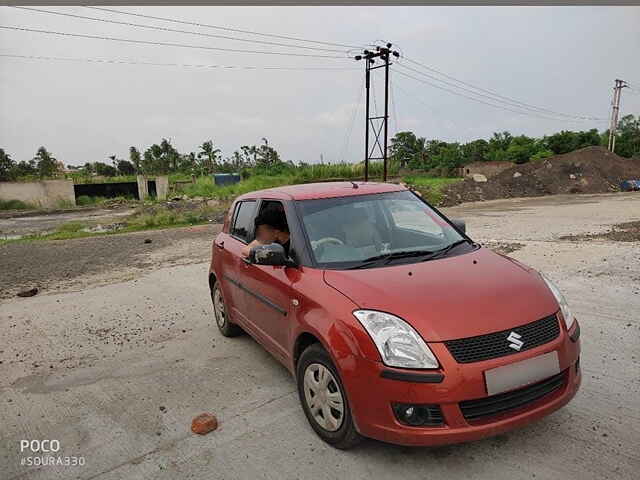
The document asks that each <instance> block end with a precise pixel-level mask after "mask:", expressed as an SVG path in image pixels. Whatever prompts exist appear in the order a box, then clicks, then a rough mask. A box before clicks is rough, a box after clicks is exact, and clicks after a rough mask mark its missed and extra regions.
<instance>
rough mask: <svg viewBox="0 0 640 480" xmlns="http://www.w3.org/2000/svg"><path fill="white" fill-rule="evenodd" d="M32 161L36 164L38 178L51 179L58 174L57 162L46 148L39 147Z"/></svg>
mask: <svg viewBox="0 0 640 480" xmlns="http://www.w3.org/2000/svg"><path fill="white" fill-rule="evenodd" d="M33 160H35V162H36V165H37V168H38V174H39V175H40V177H42V178H46V177H53V176H54V175H55V174H56V173H58V161H57V160H56V159H55V158H54V157H53V156H52V155H51V153H49V152H48V151H47V149H46V148H44V147H40V148H39V149H38V151H37V152H36V156H35V157H34V158H33Z"/></svg>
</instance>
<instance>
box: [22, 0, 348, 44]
mask: <svg viewBox="0 0 640 480" xmlns="http://www.w3.org/2000/svg"><path fill="white" fill-rule="evenodd" d="M10 8H16V9H19V10H25V11H30V12H36V13H45V14H50V15H59V16H63V17H70V18H79V19H82V20H91V21H96V22H103V23H111V24H115V25H124V26H127V27H135V28H146V29H148V30H159V31H163V32H172V33H185V34H188V35H197V36H201V37H210V38H221V39H225V40H233V41H237V42H248V43H258V44H262V45H272V46H278V47H288V48H304V49H307V50H319V51H324V52H333V53H345V51H343V50H335V49H330V48H323V47H310V46H307V45H293V44H287V43H279V42H270V41H267V40H251V39H247V38H237V37H229V36H227V35H216V34H213V33H203V32H194V31H190V30H178V29H175V28H167V27H158V26H155V25H145V24H141V23H131V22H122V21H118V20H107V19H104V18H97V17H87V16H85V15H76V14H73V13H64V12H56V11H52V10H43V9H40V8H32V7H17V6H11V7H10Z"/></svg>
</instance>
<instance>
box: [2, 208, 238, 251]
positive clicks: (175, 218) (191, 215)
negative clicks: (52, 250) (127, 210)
mask: <svg viewBox="0 0 640 480" xmlns="http://www.w3.org/2000/svg"><path fill="white" fill-rule="evenodd" d="M224 212H226V207H223V206H221V207H206V206H202V207H199V208H196V209H193V210H182V211H179V210H171V209H169V208H165V207H157V206H151V207H148V208H142V209H141V210H140V211H138V212H137V213H134V214H133V215H131V216H129V217H127V218H126V219H124V220H123V223H125V225H124V226H123V227H121V228H118V229H114V230H109V231H95V232H93V231H86V230H85V229H86V228H88V227H90V225H89V224H86V223H83V222H77V221H72V222H67V223H64V224H62V225H60V226H59V227H58V228H57V229H56V231H55V232H51V233H46V234H37V235H27V236H24V237H22V238H17V239H10V240H0V245H4V244H6V243H13V242H33V241H41V240H69V239H73V238H85V237H97V236H102V235H114V234H119V233H131V232H140V231H145V230H159V229H163V228H177V227H188V226H191V225H202V224H207V223H209V221H210V220H211V219H215V218H216V217H219V216H221V215H223V214H224Z"/></svg>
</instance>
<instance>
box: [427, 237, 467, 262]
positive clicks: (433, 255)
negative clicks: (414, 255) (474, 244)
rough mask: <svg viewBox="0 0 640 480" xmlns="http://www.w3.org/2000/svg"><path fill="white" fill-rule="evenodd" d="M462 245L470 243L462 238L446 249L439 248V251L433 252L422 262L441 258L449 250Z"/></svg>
mask: <svg viewBox="0 0 640 480" xmlns="http://www.w3.org/2000/svg"><path fill="white" fill-rule="evenodd" d="M463 243H470V242H469V240H467V239H466V238H463V239H462V240H458V241H457V242H453V243H452V244H450V245H447V246H446V247H444V248H441V249H440V250H436V251H435V252H433V254H432V255H430V256H428V257H427V258H425V259H424V260H423V261H426V260H433V259H434V258H440V257H443V256H445V255H446V254H447V253H449V252H450V251H451V250H453V249H454V248H455V247H457V246H458V245H462V244H463Z"/></svg>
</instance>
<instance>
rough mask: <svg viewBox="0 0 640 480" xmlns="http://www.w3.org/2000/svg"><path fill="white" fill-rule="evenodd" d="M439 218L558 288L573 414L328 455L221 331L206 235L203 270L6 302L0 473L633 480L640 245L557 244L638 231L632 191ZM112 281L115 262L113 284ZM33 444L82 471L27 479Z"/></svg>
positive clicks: (284, 384) (257, 357) (273, 383)
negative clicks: (56, 445)
mask: <svg viewBox="0 0 640 480" xmlns="http://www.w3.org/2000/svg"><path fill="white" fill-rule="evenodd" d="M445 211H446V213H448V214H449V215H450V216H452V217H458V218H460V217H461V218H464V219H466V221H467V229H468V230H467V231H468V233H469V234H470V235H471V236H472V237H473V238H474V239H476V240H478V241H480V242H485V243H487V244H488V245H492V246H498V245H499V246H500V247H501V248H507V250H506V251H511V253H510V255H511V256H513V257H514V258H517V259H518V260H521V261H523V262H525V263H527V264H529V265H531V266H533V267H535V268H538V269H540V270H542V271H545V272H547V273H548V274H549V276H550V277H552V278H553V279H554V280H556V281H557V283H558V284H559V285H560V287H561V289H562V290H563V291H564V292H565V295H566V297H567V299H568V301H569V303H570V305H571V306H572V309H573V310H574V312H575V314H576V315H577V317H578V318H579V321H580V325H581V328H582V337H581V339H582V349H583V353H582V361H581V364H582V369H583V375H584V378H583V385H582V389H581V391H580V392H579V393H578V395H577V396H576V398H575V399H574V400H573V401H572V402H571V403H570V404H569V405H568V406H567V407H565V408H563V409H561V410H560V411H558V412H556V413H554V414H552V415H551V416H549V417H547V418H545V419H543V420H541V421H539V422H537V423H535V424H532V425H530V426H528V427H525V428H523V429H520V430H516V431H513V432H510V433H508V434H506V435H501V436H498V437H494V438H491V439H487V440H483V441H478V442H474V443H469V444H462V445H455V446H447V447H440V448H406V447H398V446H393V445H387V444H383V443H380V442H376V441H372V440H368V441H365V442H363V443H362V444H361V445H360V446H359V447H358V448H356V449H354V450H350V451H347V452H343V451H339V450H335V449H333V448H331V447H329V446H327V445H326V444H324V443H323V442H322V441H321V440H320V439H319V438H318V437H317V436H316V435H315V434H314V432H313V431H312V430H311V428H310V427H309V425H308V424H307V420H306V418H305V417H304V414H303V412H302V409H301V407H300V405H299V402H298V398H297V393H296V391H295V384H294V381H293V379H292V378H291V376H290V375H289V374H288V373H287V371H286V370H285V369H284V368H283V367H281V366H280V364H279V363H277V362H276V360H274V359H272V358H271V357H270V356H269V354H267V353H266V352H265V351H264V350H263V349H262V348H261V347H260V346H259V345H257V344H256V343H255V342H254V341H252V340H251V338H249V337H248V336H243V337H238V338H234V339H227V338H223V337H222V336H221V335H220V334H219V333H218V332H217V330H216V327H215V323H214V320H213V316H212V308H211V304H210V300H209V296H208V290H207V284H206V274H207V262H206V261H203V260H205V259H206V257H208V251H209V250H208V249H209V245H210V241H211V232H209V231H207V232H203V236H202V240H201V242H202V248H203V249H207V250H206V253H205V254H203V253H198V254H194V256H193V260H194V262H196V263H188V262H186V261H182V262H180V263H182V264H180V265H170V264H167V263H165V262H163V261H161V260H162V258H164V257H162V256H158V261H157V262H156V263H153V262H150V263H149V265H148V267H149V268H148V270H142V269H141V270H139V271H136V272H134V273H133V274H132V275H131V276H130V277H128V278H129V279H128V280H127V281H122V279H115V280H112V281H113V282H115V283H110V284H107V285H100V286H98V283H100V282H99V281H98V280H99V279H98V278H97V277H96V276H95V275H94V276H93V277H91V279H93V280H91V279H90V280H91V281H89V280H86V281H85V282H84V283H83V286H82V288H81V289H80V290H79V291H78V287H77V285H76V286H75V287H74V289H72V290H76V291H69V290H64V289H59V291H58V292H53V291H52V292H51V293H49V292H48V291H45V292H43V294H40V295H38V296H35V297H32V298H11V299H5V300H0V329H1V330H0V331H2V337H1V338H2V340H0V372H2V374H1V375H0V406H1V408H0V472H2V475H0V477H2V478H3V479H16V478H21V479H22V478H26V479H63V478H64V479H67V478H81V479H85V480H88V479H96V478H97V479H101V480H107V479H109V480H110V479H142V478H149V479H171V480H174V479H186V478H215V479H218V478H220V479H223V478H229V479H237V478H252V479H253V478H269V479H271V478H273V479H284V478H287V479H288V478H310V479H311V478H312V479H314V480H316V479H335V478H349V479H357V478H363V479H371V478H376V479H378V478H382V479H386V478H389V479H397V478H402V479H405V480H410V479H425V478H433V479H440V478H451V479H457V478H465V479H490V480H498V479H509V480H519V479H532V478H535V479H554V480H555V479H580V480H582V479H604V478H611V479H632V478H637V476H638V471H640V449H639V448H638V445H640V323H639V322H638V311H640V244H639V243H638V242H612V241H610V240H599V239H597V238H596V239H594V240H589V241H581V242H573V241H568V240H561V239H560V237H561V236H564V235H567V234H578V233H600V232H605V231H606V230H608V229H609V228H610V227H611V225H613V224H617V223H621V222H627V221H631V220H638V219H640V195H639V194H637V193H635V194H614V195H589V196H586V195H585V196H566V197H565V196H558V197H542V198H536V199H511V200H500V201H492V202H484V203H478V204H468V205H461V206H457V207H454V208H450V209H445ZM115 237H117V236H115ZM110 241H112V240H110ZM194 242H195V240H193V239H190V240H189V246H188V248H189V249H190V250H193V249H194ZM33 245H36V244H35V243H34V244H33ZM72 246H73V244H72V243H69V248H72ZM34 248H44V247H41V246H38V247H34ZM164 248H168V247H167V246H165V247H164ZM173 248H174V249H175V250H177V251H179V250H180V249H181V248H182V244H181V242H180V241H177V242H176V243H175V245H173ZM87 255H89V254H87ZM203 257H204V258H203ZM52 261H54V260H53V259H52ZM78 261H85V262H87V261H90V259H88V258H79V259H78ZM117 268H118V266H117V265H115V266H114V265H106V266H105V269H106V270H107V271H106V272H105V274H107V273H109V272H110V271H111V270H113V269H117ZM94 273H95V272H94ZM1 275H2V271H0V276H1ZM110 278H115V277H110ZM94 280H95V283H92V282H93V281H94ZM205 411H210V412H213V413H215V414H216V415H217V416H218V419H219V421H220V427H219V429H218V430H217V431H215V432H213V433H210V434H209V435H206V436H198V435H193V434H192V433H191V432H190V430H189V428H190V423H191V419H192V418H193V417H194V416H196V415H197V414H199V413H201V412H205ZM33 439H40V440H42V439H50V440H51V439H56V440H59V442H60V451H59V452H57V453H56V455H59V456H76V457H83V459H84V465H83V466H46V467H35V466H21V465H20V462H21V459H24V458H26V457H28V456H29V454H28V452H26V451H25V452H23V453H21V452H20V441H21V440H33ZM26 461H28V460H26Z"/></svg>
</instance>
